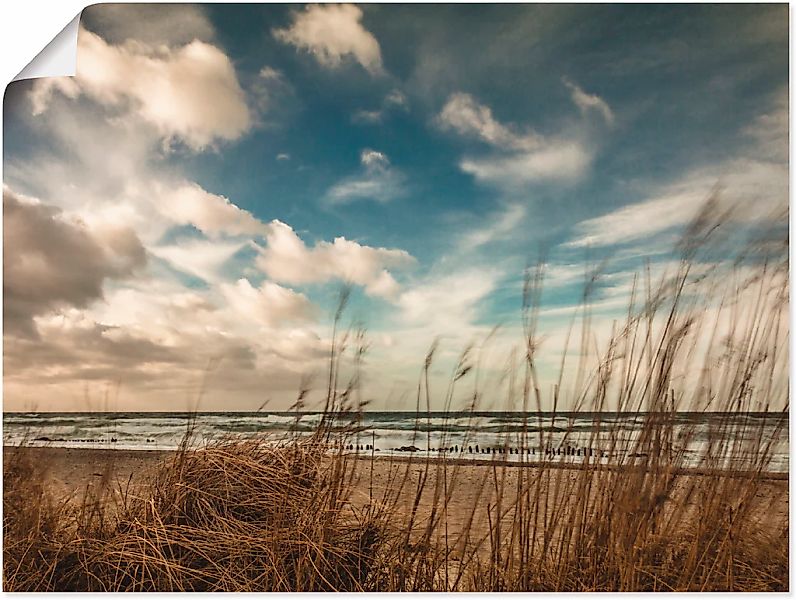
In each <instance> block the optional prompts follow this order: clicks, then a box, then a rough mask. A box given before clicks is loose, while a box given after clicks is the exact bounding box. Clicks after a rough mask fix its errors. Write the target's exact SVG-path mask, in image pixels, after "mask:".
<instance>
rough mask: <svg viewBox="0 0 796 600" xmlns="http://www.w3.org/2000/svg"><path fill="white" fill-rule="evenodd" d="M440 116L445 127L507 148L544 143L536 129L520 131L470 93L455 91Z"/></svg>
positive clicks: (526, 146) (527, 148)
mask: <svg viewBox="0 0 796 600" xmlns="http://www.w3.org/2000/svg"><path fill="white" fill-rule="evenodd" d="M437 119H438V121H439V123H440V125H441V126H442V127H443V129H453V130H454V131H456V132H457V133H459V134H461V135H464V136H469V137H475V138H478V139H481V140H482V141H484V142H486V143H488V144H490V145H492V146H496V147H498V148H500V149H503V150H532V149H535V148H538V147H539V146H540V145H541V144H542V143H543V139H542V137H541V136H539V135H538V134H536V133H535V132H533V131H525V132H518V131H515V130H513V129H512V128H510V127H507V126H505V125H503V124H501V123H500V122H498V121H497V120H496V119H495V118H494V117H493V116H492V109H491V108H489V107H488V106H485V105H483V104H480V103H479V102H477V101H476V100H475V98H473V97H472V96H471V95H470V94H463V93H461V92H459V93H455V94H451V96H450V97H449V98H448V101H447V102H446V103H445V106H444V107H443V108H442V111H441V112H440V114H439V116H438V117H437Z"/></svg>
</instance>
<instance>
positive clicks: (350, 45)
mask: <svg viewBox="0 0 796 600" xmlns="http://www.w3.org/2000/svg"><path fill="white" fill-rule="evenodd" d="M361 21H362V9H360V8H359V7H357V6H354V5H353V4H324V5H317V4H315V5H310V6H307V7H306V8H305V9H304V11H303V12H298V11H297V12H294V13H293V23H292V24H291V26H290V27H289V28H287V29H276V30H274V31H273V34H274V37H276V39H278V40H279V41H281V42H284V43H287V44H292V45H294V46H296V47H297V48H299V49H301V50H306V51H307V52H309V53H311V54H312V55H313V56H315V58H316V59H317V60H318V62H319V63H321V64H322V65H324V66H326V67H332V68H335V67H338V66H340V64H341V63H342V61H343V58H344V57H347V56H350V57H351V58H353V59H354V60H355V61H357V62H358V63H359V64H360V65H362V66H363V67H364V68H365V69H366V70H367V71H368V72H369V73H370V74H371V75H379V74H381V73H383V71H384V67H383V66H382V62H381V49H380V48H379V43H378V41H376V38H375V37H374V36H373V34H372V33H370V32H369V31H368V30H367V29H365V28H364V27H363V26H362V23H361Z"/></svg>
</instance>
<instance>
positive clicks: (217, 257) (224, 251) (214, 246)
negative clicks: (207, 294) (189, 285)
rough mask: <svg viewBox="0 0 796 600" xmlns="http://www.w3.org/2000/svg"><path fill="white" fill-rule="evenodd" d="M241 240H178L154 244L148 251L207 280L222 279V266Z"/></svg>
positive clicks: (238, 248)
mask: <svg viewBox="0 0 796 600" xmlns="http://www.w3.org/2000/svg"><path fill="white" fill-rule="evenodd" d="M244 245H245V244H244V243H243V242H219V241H209V240H180V241H179V242H177V243H174V244H171V245H168V246H154V247H151V248H150V249H149V251H150V252H151V253H152V254H153V255H154V256H157V257H158V258H160V259H163V260H165V261H167V262H168V263H169V264H170V265H171V266H172V267H174V268H175V269H177V270H178V271H182V272H183V273H188V274H189V275H193V276H195V277H198V278H199V279H202V280H204V281H207V282H217V281H220V280H222V279H223V277H222V268H223V266H224V264H225V263H226V262H227V261H228V260H229V259H231V258H232V257H233V256H234V255H235V254H236V253H237V252H238V251H239V250H241V249H242V248H243V247H244Z"/></svg>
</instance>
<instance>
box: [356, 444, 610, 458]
mask: <svg viewBox="0 0 796 600" xmlns="http://www.w3.org/2000/svg"><path fill="white" fill-rule="evenodd" d="M409 448H411V450H410V449H409ZM346 450H358V451H359V450H362V451H376V452H379V451H380V449H379V448H375V447H374V446H373V445H372V444H364V445H363V444H348V446H346ZM394 450H396V451H409V452H411V451H418V450H420V448H416V447H414V446H411V447H406V446H404V447H402V448H394ZM428 451H429V452H453V453H459V452H461V453H462V454H464V453H465V447H464V446H462V447H461V449H460V448H459V446H458V444H456V445H453V446H450V447H449V448H429V449H428ZM466 452H467V454H516V455H520V454H525V455H529V456H534V455H536V454H537V449H536V448H518V447H511V446H503V447H501V446H489V447H483V448H482V447H481V446H480V445H479V444H476V445H475V446H467V448H466ZM542 454H544V455H545V456H584V457H586V456H588V457H604V456H607V455H608V453H607V452H605V451H604V450H599V449H597V450H595V449H594V448H590V447H587V446H583V447H580V448H575V447H573V446H563V447H561V446H560V447H558V448H545V449H544V452H542V450H541V449H540V450H539V455H542Z"/></svg>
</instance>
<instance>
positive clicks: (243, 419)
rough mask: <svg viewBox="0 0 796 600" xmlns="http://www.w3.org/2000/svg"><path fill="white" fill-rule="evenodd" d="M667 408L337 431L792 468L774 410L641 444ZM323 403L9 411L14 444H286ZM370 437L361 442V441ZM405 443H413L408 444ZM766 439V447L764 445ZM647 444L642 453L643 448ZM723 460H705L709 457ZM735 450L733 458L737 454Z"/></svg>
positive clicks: (505, 449) (456, 450)
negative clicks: (284, 408) (206, 409)
mask: <svg viewBox="0 0 796 600" xmlns="http://www.w3.org/2000/svg"><path fill="white" fill-rule="evenodd" d="M650 418H660V416H657V417H656V416H654V415H647V414H644V413H622V414H620V413H599V414H598V413H585V412H581V413H559V414H556V415H553V414H551V413H517V412H473V413H456V412H453V413H430V414H426V413H423V414H419V415H418V414H417V413H414V412H411V413H408V412H365V413H361V414H359V415H338V416H337V417H335V418H334V420H333V423H332V424H333V426H334V427H335V428H336V431H337V433H335V434H334V435H333V441H334V442H335V443H338V444H342V445H343V447H344V448H346V449H348V448H349V447H350V448H351V449H352V450H357V451H364V452H367V453H373V454H378V455H389V454H406V453H407V452H408V451H407V450H406V448H407V447H413V448H414V450H413V451H412V453H413V454H416V455H420V456H428V455H434V456H437V455H440V454H442V453H444V454H445V455H446V456H455V457H457V458H465V459H467V458H471V459H476V458H477V459H484V458H492V457H494V456H497V457H498V458H500V459H501V460H509V461H520V460H523V461H534V460H539V459H540V458H541V457H542V456H546V457H547V458H548V459H552V460H561V461H569V462H578V461H585V460H589V461H591V462H594V461H600V462H604V463H611V462H616V461H618V460H628V458H631V459H635V460H644V459H645V457H644V456H643V454H649V453H650V452H658V451H660V452H672V453H678V454H680V455H681V456H682V457H683V464H684V465H685V466H693V467H699V466H703V467H710V466H722V465H723V466H734V467H736V468H754V467H755V466H757V463H758V461H759V460H760V457H761V456H768V457H769V459H770V460H767V461H766V464H765V465H764V467H763V468H764V469H765V470H768V471H774V472H787V471H788V458H789V445H788V436H789V432H788V423H787V419H783V417H782V416H781V415H775V414H771V413H751V414H749V413H747V414H732V413H677V414H676V415H672V416H670V417H669V418H670V419H671V424H672V427H671V434H672V435H671V437H670V438H667V439H665V440H662V444H658V445H653V444H647V445H646V446H644V447H643V448H641V447H640V446H638V441H639V436H641V432H642V429H643V425H644V423H645V422H647V420H648V419H650ZM321 419H322V415H321V414H319V413H289V412H258V413H241V412H230V413H218V412H216V413H198V414H193V415H190V414H188V413H4V414H3V442H4V444H5V445H18V444H28V445H31V446H55V447H66V448H118V449H126V450H139V449H150V450H155V449H158V450H170V449H175V448H177V446H178V445H179V444H180V442H181V440H182V439H183V438H184V436H185V434H186V431H187V429H188V427H189V426H191V427H192V429H193V437H192V443H193V444H195V445H201V444H205V443H210V442H212V441H215V440H219V439H224V438H227V437H230V436H237V437H244V438H257V439H260V440H263V441H264V442H266V443H273V444H279V443H284V442H286V441H287V440H289V439H291V438H292V437H293V436H304V435H309V434H310V433H312V432H313V431H314V430H315V429H316V427H317V426H318V424H319V423H320V421H321ZM360 447H361V449H360ZM401 448H404V450H401ZM764 449H765V450H764ZM637 454H642V456H635V455H637ZM707 456H710V457H712V460H713V461H716V462H705V461H706V457H707ZM729 456H732V461H733V462H732V464H731V465H730V464H729V463H728V462H727V458H726V457H729Z"/></svg>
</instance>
